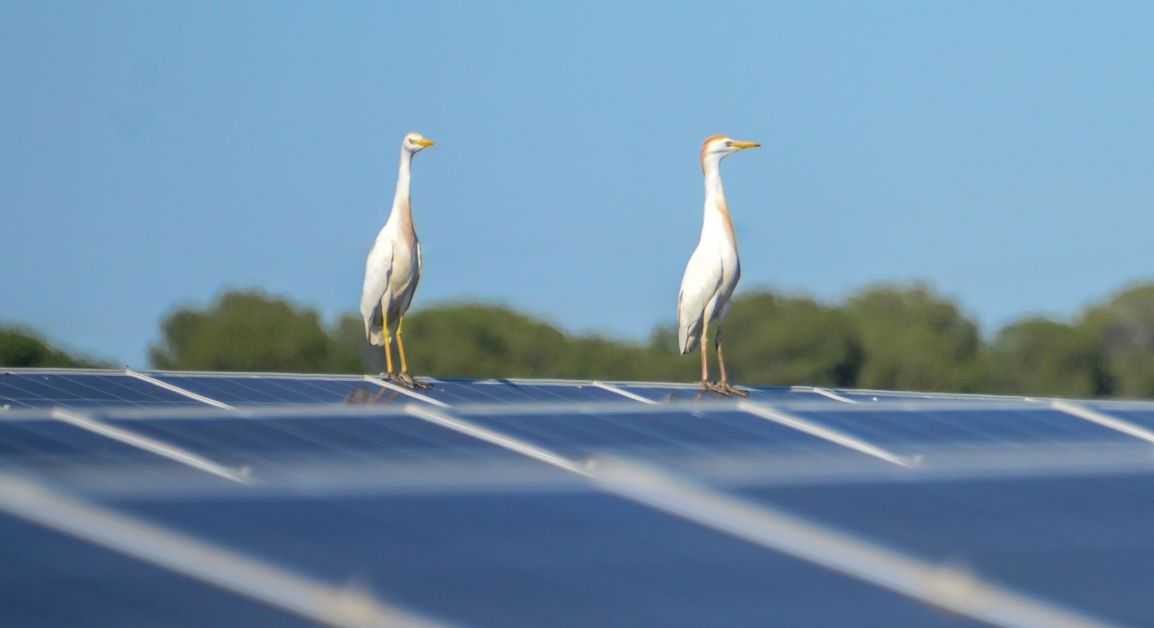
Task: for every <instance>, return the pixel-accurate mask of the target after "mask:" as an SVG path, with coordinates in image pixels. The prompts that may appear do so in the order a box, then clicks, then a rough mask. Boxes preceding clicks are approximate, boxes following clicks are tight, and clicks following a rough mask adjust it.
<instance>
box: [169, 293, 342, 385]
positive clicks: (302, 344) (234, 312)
mask: <svg viewBox="0 0 1154 628" xmlns="http://www.w3.org/2000/svg"><path fill="white" fill-rule="evenodd" d="M161 333H162V334H163V340H162V341H161V343H160V344H158V345H154V346H152V347H151V349H150V350H149V357H150V359H151V360H152V364H153V365H154V366H156V367H157V368H162V369H188V370H213V371H289V372H318V373H321V372H324V373H355V372H358V371H360V370H361V368H362V366H361V361H360V360H359V359H358V357H357V355H356V353H355V352H354V351H353V350H352V349H350V348H349V347H348V346H347V345H345V344H343V343H340V342H337V340H336V339H335V338H334V334H332V333H330V332H329V331H328V330H326V329H325V328H324V327H323V326H322V325H321V322H320V317H319V316H318V315H317V313H316V312H315V311H313V310H311V309H309V308H306V307H301V306H298V305H294V304H292V303H290V302H288V301H286V300H285V299H282V298H279V297H273V296H269V295H266V294H264V293H263V292H260V291H257V290H248V291H234V292H226V293H224V294H222V295H221V296H220V297H219V298H217V300H216V301H215V302H214V303H213V304H212V305H211V306H209V307H208V308H207V309H204V310H199V309H196V308H182V309H178V310H176V311H175V312H172V313H171V314H169V315H168V316H166V317H165V318H164V320H163V321H161Z"/></svg>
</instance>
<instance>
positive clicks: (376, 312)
mask: <svg viewBox="0 0 1154 628" xmlns="http://www.w3.org/2000/svg"><path fill="white" fill-rule="evenodd" d="M432 145H433V140H430V139H427V138H425V137H423V136H422V135H421V134H420V133H416V132H413V133H409V134H407V135H405V138H404V140H402V141H401V165H400V169H399V172H398V174H397V193H396V195H395V196H393V209H392V212H391V213H390V214H389V219H388V221H386V222H385V226H384V227H382V228H381V231H380V233H378V234H377V239H376V241H375V242H373V248H372V249H370V250H369V258H368V260H366V261H365V285H364V288H363V289H362V291H361V316H362V317H363V318H364V320H365V336H367V337H368V340H369V343H371V344H373V345H375V346H378V347H384V349H385V364H386V368H387V369H388V372H387V373H386V374H385V377H386V379H394V378H395V379H397V380H399V381H400V382H401V383H403V384H405V385H407V386H409V387H412V388H428V384H424V383H421V382H418V381H417V380H415V379H413V377H412V376H411V375H409V365H408V363H407V362H406V361H405V344H404V341H403V340H402V338H401V335H402V333H403V332H404V323H405V312H406V311H408V309H409V303H411V302H412V300H413V293H414V292H416V290H417V282H418V281H420V279H421V244H420V242H419V241H417V232H416V230H414V229H413V214H412V207H411V205H410V203H409V172H410V166H411V164H412V160H413V155H416V154H417V153H419V152H421V150H423V149H425V148H427V147H429V146H432ZM394 337H395V338H396V340H397V353H398V354H399V356H400V358H401V371H400V373H397V374H395V375H394V372H393V354H392V343H393V338H394Z"/></svg>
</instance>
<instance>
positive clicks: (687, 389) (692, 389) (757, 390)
mask: <svg viewBox="0 0 1154 628" xmlns="http://www.w3.org/2000/svg"><path fill="white" fill-rule="evenodd" d="M616 386H617V387H618V388H621V389H622V390H624V391H626V392H629V393H632V394H635V395H639V396H641V397H644V398H646V399H649V400H650V401H656V402H660V403H667V402H674V401H702V400H705V401H717V400H719V399H723V400H724V399H730V400H732V399H736V397H727V396H724V395H719V394H717V393H714V392H706V391H704V390H703V389H702V388H701V387H700V386H696V385H692V384H659V385H652V384H635V383H629V384H616ZM742 390H744V391H746V392H747V393H748V394H749V396H748V397H746V398H747V399H749V400H750V401H762V402H766V403H780V402H792V401H829V400H830V398H829V397H826V396H824V395H821V394H819V393H817V392H814V391H813V390H812V389H810V390H805V389H793V388H790V387H789V386H771V387H753V386H743V387H742Z"/></svg>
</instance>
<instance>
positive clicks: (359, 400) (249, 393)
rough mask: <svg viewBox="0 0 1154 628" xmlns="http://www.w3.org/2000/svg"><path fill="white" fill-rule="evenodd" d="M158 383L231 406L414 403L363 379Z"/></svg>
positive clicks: (168, 377)
mask: <svg viewBox="0 0 1154 628" xmlns="http://www.w3.org/2000/svg"><path fill="white" fill-rule="evenodd" d="M151 375H152V376H153V377H155V378H156V379H158V380H160V381H162V382H165V383H168V384H172V385H174V386H179V387H180V388H183V389H184V390H188V391H191V392H194V393H196V394H198V395H203V396H205V397H208V398H210V399H214V400H216V401H220V402H222V403H226V404H229V405H232V406H245V405H274V404H306V403H317V404H337V403H351V404H366V403H389V402H393V401H398V400H399V401H401V402H411V401H413V399H412V398H411V397H408V396H405V395H402V394H401V393H399V392H397V391H395V390H390V389H387V388H384V387H382V386H380V385H378V384H374V383H372V382H369V381H365V380H364V379H363V378H351V377H350V378H337V377H293V376H271V375H187V374H175V373H154V374H151Z"/></svg>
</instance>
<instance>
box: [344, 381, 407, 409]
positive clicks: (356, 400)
mask: <svg viewBox="0 0 1154 628" xmlns="http://www.w3.org/2000/svg"><path fill="white" fill-rule="evenodd" d="M400 395H401V393H400V392H399V391H396V390H389V389H388V388H384V387H381V386H378V387H376V390H373V389H369V388H354V389H353V390H352V392H350V393H349V395H348V396H347V397H345V400H344V403H345V404H348V405H363V406H367V405H374V404H381V403H392V402H394V401H396V400H397V397H399V396H400Z"/></svg>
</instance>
